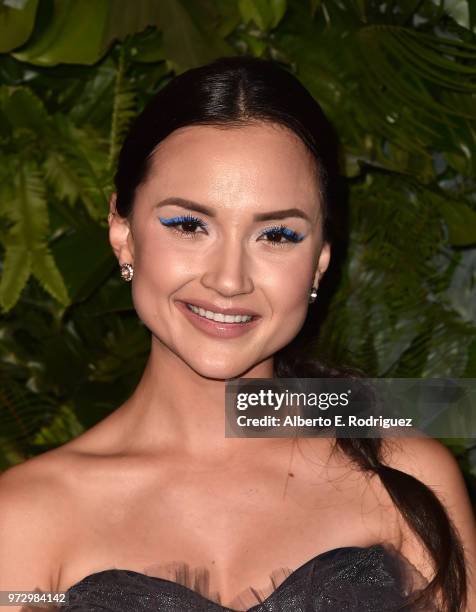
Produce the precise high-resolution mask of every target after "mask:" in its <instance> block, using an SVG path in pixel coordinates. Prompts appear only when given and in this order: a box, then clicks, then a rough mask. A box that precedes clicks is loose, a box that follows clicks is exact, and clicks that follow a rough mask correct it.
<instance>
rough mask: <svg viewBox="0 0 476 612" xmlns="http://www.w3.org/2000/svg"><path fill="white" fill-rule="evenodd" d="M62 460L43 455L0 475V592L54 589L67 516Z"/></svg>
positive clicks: (56, 454) (61, 456) (54, 454)
mask: <svg viewBox="0 0 476 612" xmlns="http://www.w3.org/2000/svg"><path fill="white" fill-rule="evenodd" d="M64 458H65V455H64V454H63V453H61V452H50V453H45V454H44V455H40V456H38V457H35V458H33V459H29V460H27V461H25V462H24V463H22V464H19V465H16V466H14V467H11V468H9V469H7V470H5V471H4V472H3V473H1V474H0V590H12V589H20V590H35V589H40V590H42V591H45V590H54V589H52V585H53V584H54V581H55V575H54V573H55V564H56V561H57V555H58V551H59V549H60V547H61V544H62V541H63V536H64V533H65V532H66V531H67V527H68V516H69V512H68V495H66V483H65V478H64V476H63V474H64V469H65V462H64ZM11 609H12V611H14V610H17V609H18V610H20V608H16V607H13V608H11Z"/></svg>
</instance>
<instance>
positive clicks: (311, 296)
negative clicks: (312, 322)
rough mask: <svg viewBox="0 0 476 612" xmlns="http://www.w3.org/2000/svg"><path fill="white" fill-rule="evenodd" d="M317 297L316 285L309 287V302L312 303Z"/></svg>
mask: <svg viewBox="0 0 476 612" xmlns="http://www.w3.org/2000/svg"><path fill="white" fill-rule="evenodd" d="M316 298H317V285H316V286H315V287H313V288H312V289H311V291H310V292H309V304H312V303H313V302H315V301H316Z"/></svg>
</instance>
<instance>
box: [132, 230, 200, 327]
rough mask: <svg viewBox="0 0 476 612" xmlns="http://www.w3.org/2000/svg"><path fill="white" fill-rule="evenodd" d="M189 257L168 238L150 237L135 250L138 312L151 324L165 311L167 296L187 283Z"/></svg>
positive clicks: (135, 288)
mask: <svg viewBox="0 0 476 612" xmlns="http://www.w3.org/2000/svg"><path fill="white" fill-rule="evenodd" d="M187 262H189V260H187V258H185V257H180V256H178V254H177V251H174V250H173V249H171V248H170V246H168V245H167V241H159V240H157V239H153V238H152V239H150V238H149V239H147V240H143V241H142V242H141V243H140V247H139V248H137V249H136V251H135V253H134V278H133V281H132V300H133V303H134V307H135V309H136V311H137V314H138V315H139V317H140V318H141V320H142V321H143V322H144V323H145V324H146V325H148V323H150V322H152V321H154V320H155V319H157V317H159V316H162V317H163V316H166V315H167V314H168V313H167V312H164V303H165V302H164V298H165V300H167V298H168V297H169V296H171V295H172V294H173V293H174V292H176V291H178V290H179V289H180V287H181V286H182V285H184V284H186V283H187V281H188V279H189V278H190V265H189V263H187Z"/></svg>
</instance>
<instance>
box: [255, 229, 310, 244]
mask: <svg viewBox="0 0 476 612" xmlns="http://www.w3.org/2000/svg"><path fill="white" fill-rule="evenodd" d="M262 235H263V236H266V238H270V240H266V241H265V242H269V243H270V244H272V245H273V246H285V245H286V244H289V243H290V242H291V243H296V242H301V240H303V239H304V235H303V234H298V233H297V232H295V231H294V230H292V229H289V227H286V226H285V225H279V226H276V227H270V228H269V229H267V230H266V231H264V232H263V234H262ZM282 238H285V240H284V241H283V240H281V239H282Z"/></svg>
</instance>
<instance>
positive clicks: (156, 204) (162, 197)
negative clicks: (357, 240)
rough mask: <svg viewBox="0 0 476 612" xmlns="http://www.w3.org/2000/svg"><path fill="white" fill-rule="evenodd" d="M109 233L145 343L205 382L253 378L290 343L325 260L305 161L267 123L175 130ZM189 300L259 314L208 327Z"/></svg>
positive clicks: (311, 174)
mask: <svg viewBox="0 0 476 612" xmlns="http://www.w3.org/2000/svg"><path fill="white" fill-rule="evenodd" d="M114 201H115V200H114V197H113V198H111V211H114V210H115V205H114ZM190 202H193V203H194V204H190ZM193 207H195V208H193ZM197 207H198V208H199V209H200V210H197ZM289 209H297V211H298V212H297V213H296V210H294V212H293V211H289V212H287V213H282V211H286V210H289ZM271 213H273V214H271ZM279 213H282V214H281V215H279ZM259 215H262V216H264V215H269V218H267V219H261V218H260V217H259ZM184 216H185V217H188V220H187V219H185V220H184V219H183V217H184ZM190 217H191V218H190ZM181 221H183V223H182V222H181ZM110 225H111V231H110V239H111V244H112V246H113V248H114V251H115V253H116V255H117V257H118V259H119V262H120V263H121V264H122V263H125V262H130V263H132V264H133V266H134V277H133V280H132V298H133V302H134V306H135V308H136V310H137V313H138V315H139V317H140V318H141V320H142V321H143V323H144V324H145V325H146V326H147V327H148V328H149V329H150V331H151V332H152V335H153V341H154V342H159V345H160V346H161V347H162V348H163V349H165V350H170V351H172V352H173V353H174V354H175V355H177V356H178V357H179V358H180V359H182V360H183V361H184V362H185V363H187V364H188V365H189V366H190V367H191V368H192V369H193V370H194V371H195V372H197V373H199V374H200V375H202V376H205V377H208V378H214V379H228V378H233V377H237V376H240V375H243V374H244V373H246V372H248V375H250V374H249V373H250V371H252V368H253V367H254V366H257V365H258V364H260V363H262V362H263V361H265V360H267V359H270V358H271V357H272V355H273V354H274V353H275V352H276V351H277V350H279V349H280V348H282V347H283V346H285V345H286V344H288V343H289V342H290V341H291V340H292V339H293V338H294V337H295V336H296V334H297V333H298V332H299V330H300V329H301V327H302V325H303V323H304V320H305V318H306V313H307V309H308V298H309V291H310V289H311V287H312V286H313V285H315V284H316V281H317V280H318V279H319V278H320V276H321V275H322V274H323V273H324V271H325V269H326V268H327V265H328V263H329V257H330V249H329V246H328V244H327V243H325V244H324V245H323V242H322V219H321V207H320V198H319V192H318V186H317V184H316V179H315V171H314V169H313V166H312V162H311V158H310V155H309V153H308V152H307V149H306V148H305V146H304V144H303V143H302V142H301V141H300V140H299V139H298V137H297V136H296V135H294V133H292V132H290V131H288V130H286V129H285V128H282V127H281V126H272V125H269V124H259V125H258V124H256V125H253V126H247V127H242V128H233V129H219V128H216V127H209V126H191V127H187V128H181V129H179V130H176V131H175V132H173V133H172V134H171V135H170V136H168V137H167V138H166V139H165V140H164V141H162V143H161V144H160V146H159V147H158V148H157V150H156V152H155V154H154V158H153V163H152V166H151V170H150V173H149V175H148V177H147V180H146V181H145V183H144V184H142V185H141V186H140V187H139V188H138V189H137V191H136V198H135V201H134V212H133V219H132V221H131V225H130V226H129V224H128V223H127V222H126V221H125V220H124V219H121V218H120V217H119V216H118V215H115V216H113V217H112V216H111V217H110ZM281 226H284V229H280V227H281ZM273 228H274V229H273ZM186 304H192V305H193V304H196V305H205V306H207V305H208V307H205V310H209V311H214V312H216V311H218V312H219V311H220V310H223V309H229V312H231V313H234V312H236V311H238V312H239V309H245V310H248V311H250V312H252V313H255V316H256V317H257V318H254V319H253V320H252V321H251V323H247V324H246V323H245V324H243V323H233V324H230V323H227V322H226V321H218V322H215V321H210V320H209V319H207V318H205V319H204V318H203V316H200V314H195V313H193V312H191V311H190V309H189V308H188V307H187V306H186ZM202 315H203V311H202ZM209 316H210V314H209Z"/></svg>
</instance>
